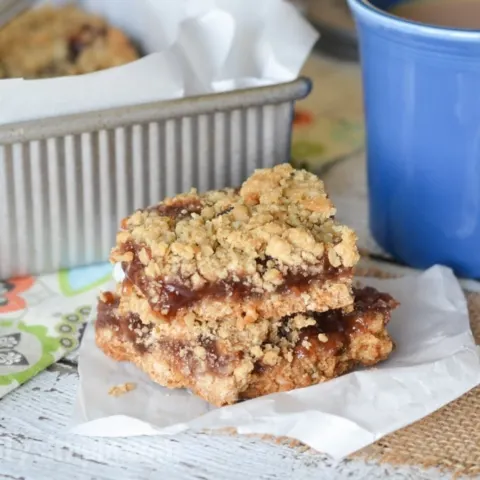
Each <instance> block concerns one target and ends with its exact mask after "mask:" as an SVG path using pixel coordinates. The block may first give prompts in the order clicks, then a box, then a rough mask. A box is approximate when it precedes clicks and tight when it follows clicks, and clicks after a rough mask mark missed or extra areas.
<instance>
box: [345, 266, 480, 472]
mask: <svg viewBox="0 0 480 480" xmlns="http://www.w3.org/2000/svg"><path fill="white" fill-rule="evenodd" d="M357 273H358V274H360V275H364V276H375V277H387V276H388V274H385V273H384V272H381V271H379V270H376V269H375V270H372V269H370V270H362V271H358V272H357ZM466 296H467V300H468V309H469V312H470V325H471V327H472V331H473V335H474V337H475V340H476V342H477V345H480V294H479V293H468V292H466ZM354 457H363V458H368V459H371V460H375V461H378V462H386V463H390V464H397V465H409V466H415V467H423V468H428V467H435V468H439V469H441V470H444V471H449V472H451V473H452V474H453V475H454V476H467V477H474V476H477V475H480V387H477V388H474V389H473V390H471V391H470V392H469V393H467V394H466V395H464V396H463V397H461V398H459V399H458V400H456V401H454V402H452V403H450V404H449V405H446V406H445V407H443V408H441V409H440V410H438V411H437V412H435V413H433V414H432V415H430V416H428V417H426V418H424V419H423V420H420V421H419V422H416V423H414V424H413V425H410V426H409V427H406V428H404V429H402V430H398V431H397V432H395V433H392V434H390V435H388V436H386V437H384V438H382V439H381V440H379V441H378V442H376V443H374V444H373V445H370V446H369V447H367V448H365V449H363V450H361V451H360V452H358V453H356V454H355V455H354Z"/></svg>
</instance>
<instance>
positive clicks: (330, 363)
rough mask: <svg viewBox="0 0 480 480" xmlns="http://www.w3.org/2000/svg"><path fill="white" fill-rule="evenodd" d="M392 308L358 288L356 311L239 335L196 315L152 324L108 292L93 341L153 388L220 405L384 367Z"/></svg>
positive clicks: (229, 323)
mask: <svg viewBox="0 0 480 480" xmlns="http://www.w3.org/2000/svg"><path fill="white" fill-rule="evenodd" d="M131 293H132V292H130V294H131ZM124 302H125V300H123V303H124ZM126 304H129V302H128V301H127V302H126ZM396 305H397V303H396V302H395V301H394V300H393V299H392V298H391V297H390V296H388V295H385V294H379V293H378V292H376V291H375V290H373V289H360V290H357V291H356V302H355V305H354V307H353V309H352V308H350V309H346V310H345V311H342V310H336V311H329V312H324V313H316V314H299V315H291V316H288V317H284V318H280V319H278V320H274V319H265V318H260V319H258V320H257V321H256V322H255V323H252V324H248V325H243V326H242V327H241V328H239V327H238V325H237V324H236V322H235V321H233V320H231V319H228V318H227V319H224V321H222V322H210V323H205V322H204V321H199V319H197V318H196V317H195V316H194V315H193V314H192V315H191V317H190V318H185V322H180V321H178V322H172V323H167V322H164V323H160V324H159V323H149V321H148V319H147V320H146V321H145V319H143V318H142V317H141V316H140V315H139V314H137V313H133V312H132V311H130V310H129V309H128V307H127V308H125V304H123V305H122V302H121V301H120V298H119V297H118V296H117V295H114V294H109V293H107V294H106V295H104V296H103V297H102V299H101V301H100V302H99V313H98V318H97V322H96V341H97V344H98V346H99V347H100V348H101V349H102V350H103V351H104V352H105V353H106V354H107V355H109V356H110V357H112V358H113V359H115V360H119V361H130V362H133V363H134V364H135V365H137V366H138V367H139V368H141V369H142V370H144V371H145V372H146V373H147V374H148V375H150V377H151V378H152V379H153V380H154V381H156V382H157V383H159V384H161V385H164V386H166V387H170V388H189V389H191V390H192V391H194V392H195V393H196V394H197V395H199V396H200V397H202V398H204V399H205V400H206V401H208V402H210V403H212V404H214V405H218V406H221V405H226V404H231V403H234V402H236V401H238V400H240V399H246V398H254V397H257V396H261V395H267V394H269V393H275V392H279V391H285V390H291V389H293V388H298V387H305V386H309V385H314V384H316V383H319V382H323V381H325V380H328V379H331V378H334V377H336V376H338V375H341V374H343V373H345V372H347V371H349V370H351V369H352V368H353V367H354V366H355V365H368V366H369V365H374V364H376V363H378V362H380V361H382V360H384V359H385V358H387V357H388V355H389V354H390V352H391V351H392V348H393V342H392V340H391V338H390V336H389V335H388V333H387V331H386V324H387V323H388V321H389V318H390V312H391V310H392V309H393V308H395V307H396Z"/></svg>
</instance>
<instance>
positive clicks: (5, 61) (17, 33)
mask: <svg viewBox="0 0 480 480" xmlns="http://www.w3.org/2000/svg"><path fill="white" fill-rule="evenodd" d="M137 58H138V53H137V52H136V50H135V48H134V47H133V46H132V44H131V43H130V41H129V40H128V38H127V37H126V36H125V35H124V34H123V33H122V32H121V31H120V30H118V29H116V28H114V27H111V26H110V25H108V24H107V23H106V22H105V21H104V20H103V19H102V18H100V17H97V16H96V15H92V14H90V13H87V12H84V11H82V10H80V9H78V8H76V7H75V6H73V5H66V6H63V7H57V8H55V7H52V6H44V7H40V8H35V9H31V10H28V11H27V12H25V13H23V14H21V15H20V16H19V17H17V18H15V19H14V20H12V21H11V22H10V23H9V24H7V25H6V26H5V27H3V28H2V29H1V30H0V78H15V77H23V78H27V79H33V78H48V77H58V76H65V75H78V74H83V73H91V72H95V71H98V70H103V69H105V68H110V67H115V66H118V65H123V64H125V63H128V62H131V61H133V60H136V59H137Z"/></svg>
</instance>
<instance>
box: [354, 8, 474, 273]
mask: <svg viewBox="0 0 480 480" xmlns="http://www.w3.org/2000/svg"><path fill="white" fill-rule="evenodd" d="M348 2H349V4H350V8H351V10H352V12H353V14H354V17H355V20H356V23H357V30H358V36H359V43H360V55H361V61H362V69H363V83H364V103H365V114H366V133H367V157H368V161H367V163H368V183H369V192H370V193H369V194H370V227H371V230H372V233H373V236H374V237H375V239H376V240H377V242H378V243H379V244H380V245H381V246H382V247H383V248H384V249H385V250H387V251H388V252H390V253H391V254H392V255H394V256H395V257H397V258H398V259H400V260H402V261H404V262H405V263H407V264H409V265H411V266H414V267H418V268H425V267H429V266H431V265H433V264H436V263H440V264H444V265H448V266H450V267H452V268H453V269H454V270H455V271H456V272H457V273H458V274H460V275H464V276H468V277H477V278H480V30H458V29H448V28H443V27H442V28H441V27H434V26H427V25H424V24H420V23H415V22H410V21H408V20H405V19H401V18H398V17H395V16H393V15H390V14H388V13H387V12H386V11H385V10H386V9H388V7H391V6H392V5H394V4H395V3H397V2H398V0H370V1H367V0H348Z"/></svg>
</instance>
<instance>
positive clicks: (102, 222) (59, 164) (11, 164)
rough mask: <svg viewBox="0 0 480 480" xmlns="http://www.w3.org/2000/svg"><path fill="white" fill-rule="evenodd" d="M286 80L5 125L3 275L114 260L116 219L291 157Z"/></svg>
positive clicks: (1, 133)
mask: <svg viewBox="0 0 480 480" xmlns="http://www.w3.org/2000/svg"><path fill="white" fill-rule="evenodd" d="M310 89H311V82H310V81H309V80H308V79H305V78H300V79H298V80H295V81H293V82H290V83H284V84H278V85H273V86H267V87H259V88H254V89H247V90H241V91H234V92H228V93H221V94H214V95H208V96H200V97H194V98H187V99H180V100H173V101H167V102H156V103H151V104H145V105H138V106H132V107H125V108H116V109H111V110H105V111H99V112H89V113H85V114H78V115H71V116H65V117H60V118H49V119H43V120H37V121H28V122H22V123H18V124H9V125H5V126H1V127H0V218H1V221H2V232H1V233H0V279H2V278H9V277H12V276H20V275H26V274H39V273H46V272H52V271H55V270H59V269H62V268H70V267H75V266H80V265H86V264H91V263H95V262H101V261H106V260H107V258H108V255H109V252H110V249H111V247H112V245H113V243H114V240H115V234H116V232H117V229H118V224H119V220H120V219H121V218H123V217H125V216H127V215H128V214H130V213H131V212H133V211H134V210H135V209H137V208H141V207H145V206H147V205H149V204H153V203H155V202H158V201H160V200H161V199H163V198H164V197H166V196H172V195H175V194H177V193H179V192H183V191H186V190H189V189H190V188H191V187H197V188H198V189H199V190H201V191H205V190H209V189H217V188H223V187H225V186H236V185H240V184H241V182H242V181H243V180H244V179H245V178H246V177H247V176H248V175H249V174H251V173H252V172H253V170H254V169H256V168H262V167H271V166H273V165H275V164H278V163H282V162H286V161H288V160H289V157H290V142H291V140H290V137H291V127H292V116H293V105H294V101H295V100H297V99H300V98H303V97H305V96H307V95H308V93H309V92H310Z"/></svg>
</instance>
